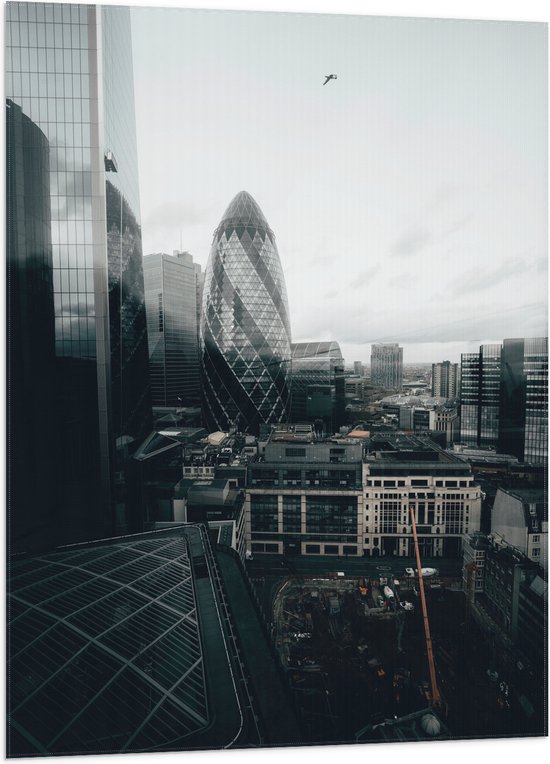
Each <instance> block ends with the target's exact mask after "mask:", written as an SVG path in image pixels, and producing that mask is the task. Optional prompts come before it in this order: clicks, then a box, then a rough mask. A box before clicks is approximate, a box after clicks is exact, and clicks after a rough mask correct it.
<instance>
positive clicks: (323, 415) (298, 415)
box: [290, 342, 346, 434]
mask: <svg viewBox="0 0 550 764" xmlns="http://www.w3.org/2000/svg"><path fill="white" fill-rule="evenodd" d="M291 349H292V375H291V392H292V402H291V407H290V417H291V420H292V421H293V422H310V421H314V420H315V419H322V420H323V422H324V424H325V427H326V428H327V430H328V431H329V432H330V433H331V434H332V433H333V432H335V431H336V430H337V429H338V427H340V425H342V424H343V423H344V418H345V405H346V403H345V378H344V359H343V358H342V351H341V350H340V346H339V344H338V343H337V342H297V343H293V344H292V345H291Z"/></svg>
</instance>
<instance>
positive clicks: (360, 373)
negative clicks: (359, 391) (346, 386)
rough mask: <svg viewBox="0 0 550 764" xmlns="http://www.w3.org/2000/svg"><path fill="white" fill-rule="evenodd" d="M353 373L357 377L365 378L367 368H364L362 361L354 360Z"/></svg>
mask: <svg viewBox="0 0 550 764" xmlns="http://www.w3.org/2000/svg"><path fill="white" fill-rule="evenodd" d="M353 373H354V374H355V376H356V377H361V378H363V377H364V376H365V369H364V368H363V363H362V361H354V362H353Z"/></svg>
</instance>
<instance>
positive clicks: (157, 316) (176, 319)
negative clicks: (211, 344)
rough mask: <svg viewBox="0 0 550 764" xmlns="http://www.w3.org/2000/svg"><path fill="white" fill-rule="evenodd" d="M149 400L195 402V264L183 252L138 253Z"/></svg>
mask: <svg viewBox="0 0 550 764" xmlns="http://www.w3.org/2000/svg"><path fill="white" fill-rule="evenodd" d="M143 275H144V280H145V307H146V313H147V336H148V341H149V370H150V375H151V397H152V400H153V405H154V406H192V405H196V404H198V403H200V380H199V348H198V326H197V315H198V312H197V295H198V293H199V292H200V266H199V265H198V264H197V263H194V262H193V258H192V256H191V255H190V254H189V252H177V251H175V252H174V254H173V255H167V254H164V253H158V254H152V255H147V257H145V258H144V259H143Z"/></svg>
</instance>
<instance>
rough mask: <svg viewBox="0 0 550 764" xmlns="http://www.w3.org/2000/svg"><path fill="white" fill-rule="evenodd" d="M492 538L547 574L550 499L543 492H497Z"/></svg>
mask: <svg viewBox="0 0 550 764" xmlns="http://www.w3.org/2000/svg"><path fill="white" fill-rule="evenodd" d="M491 534H492V535H493V536H494V537H495V538H497V539H499V540H500V541H501V542H502V543H506V544H509V545H510V546H513V547H514V548H515V549H518V550H519V551H520V552H521V553H522V554H524V555H525V556H526V557H527V558H529V559H530V560H532V561H533V562H535V563H538V564H539V565H540V566H541V567H542V568H543V569H544V570H548V498H547V495H546V491H545V490H544V489H542V488H498V489H497V493H496V496H495V502H494V504H493V509H492V512H491Z"/></svg>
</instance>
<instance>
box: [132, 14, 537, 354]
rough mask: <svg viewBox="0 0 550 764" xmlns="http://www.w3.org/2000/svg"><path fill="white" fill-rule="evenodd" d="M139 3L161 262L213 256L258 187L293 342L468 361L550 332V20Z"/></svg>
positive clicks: (143, 131)
mask: <svg viewBox="0 0 550 764" xmlns="http://www.w3.org/2000/svg"><path fill="white" fill-rule="evenodd" d="M132 13H133V44H134V57H135V89H136V118H137V128H138V151H139V164H140V167H139V169H140V194H141V214H142V227H143V245H144V253H145V254H147V253H149V252H153V251H156V252H158V251H166V252H171V251H172V250H173V249H176V248H179V247H180V243H181V246H182V248H183V249H186V250H188V251H190V252H191V253H192V254H193V256H194V257H195V259H196V260H197V261H198V262H200V263H201V265H203V266H205V265H206V262H207V259H208V254H209V250H210V245H211V241H212V233H213V230H214V228H215V227H216V226H217V224H218V223H219V221H220V219H221V216H222V213H223V212H224V210H225V208H226V207H227V205H228V203H229V202H230V200H231V199H232V198H233V196H234V195H235V194H236V193H237V192H238V191H240V190H242V189H246V190H247V191H249V192H250V193H251V194H252V195H253V196H254V198H255V199H256V201H257V202H258V203H259V205H260V207H261V208H262V210H263V212H264V214H265V216H266V218H267V220H268V222H269V224H270V226H271V228H272V229H273V231H274V232H275V235H276V239H277V245H278V249H279V255H280V258H281V262H282V266H283V270H284V273H285V278H286V284H287V290H288V296H289V308H290V320H291V326H292V339H293V341H296V342H299V341H306V340H329V339H334V340H337V341H338V342H339V343H340V346H341V348H342V351H343V353H344V356H345V358H346V361H347V362H348V363H351V362H352V361H353V360H363V361H368V360H369V358H370V344H371V342H376V341H387V342H400V343H401V344H403V346H404V360H405V362H414V361H440V360H444V359H447V358H448V359H449V360H453V361H459V360H460V353H461V352H464V351H466V350H469V349H473V348H476V347H477V346H478V345H479V344H480V343H481V342H486V341H499V340H502V339H503V338H504V337H521V336H541V335H546V334H547V329H546V317H547V308H546V303H547V227H546V226H547V193H546V189H547V176H546V165H547V149H546V146H547V121H546V109H547V93H548V89H547V88H548V86H547V75H546V66H547V65H546V46H547V28H546V25H544V24H536V23H520V22H485V21H453V20H432V19H399V18H382V17H360V16H333V15H332V16H331V15H311V14H289V13H282V14H275V13H254V12H227V11H225V12H224V11H204V10H202V11H201V10H195V11H192V10H179V9H162V10H161V9H158V8H154V9H147V8H134V9H133V12H132ZM330 73H336V74H337V75H338V79H337V80H336V81H331V82H329V83H328V84H327V85H326V86H323V85H322V83H323V80H324V75H326V74H330Z"/></svg>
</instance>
